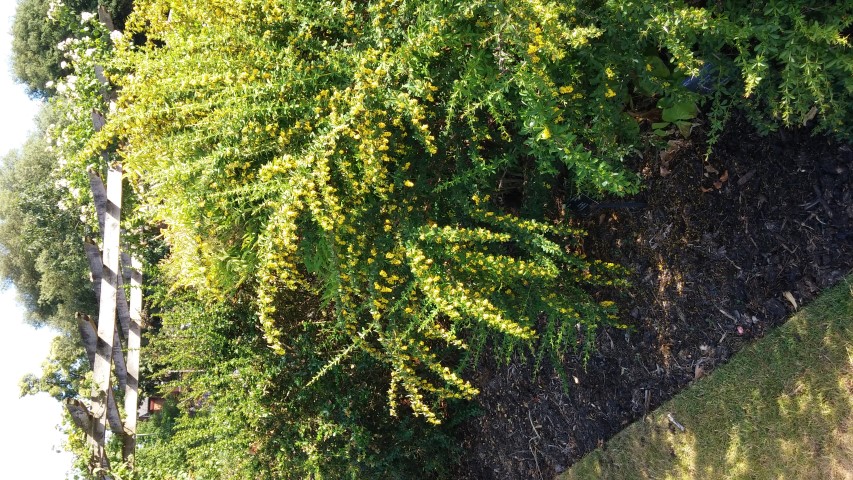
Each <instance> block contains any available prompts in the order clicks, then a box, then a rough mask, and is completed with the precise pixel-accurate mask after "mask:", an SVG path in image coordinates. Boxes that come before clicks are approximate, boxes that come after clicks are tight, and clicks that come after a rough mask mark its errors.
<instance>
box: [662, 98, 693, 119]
mask: <svg viewBox="0 0 853 480" xmlns="http://www.w3.org/2000/svg"><path fill="white" fill-rule="evenodd" d="M698 112H699V108H698V107H697V106H696V102H693V101H690V100H682V101H680V102H678V103H676V104H674V105H673V106H671V107H668V108H664V109H663V113H662V115H661V117H662V118H663V120H664V121H665V122H676V121H678V120H690V119H693V118H696V114H697V113H698Z"/></svg>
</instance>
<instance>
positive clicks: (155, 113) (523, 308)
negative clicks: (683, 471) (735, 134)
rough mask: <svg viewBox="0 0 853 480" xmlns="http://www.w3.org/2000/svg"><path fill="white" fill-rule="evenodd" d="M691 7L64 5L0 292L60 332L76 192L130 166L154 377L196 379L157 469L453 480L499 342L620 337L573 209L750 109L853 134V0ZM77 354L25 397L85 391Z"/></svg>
mask: <svg viewBox="0 0 853 480" xmlns="http://www.w3.org/2000/svg"><path fill="white" fill-rule="evenodd" d="M31 3H32V4H35V3H38V2H31V1H29V0H25V2H23V3H22V4H21V6H20V7H19V18H21V19H24V18H26V15H24V13H26V9H28V8H35V7H33V6H32V5H30V4H31ZM696 3H697V2H683V1H677V0H669V1H663V2H644V1H643V2H640V1H638V2H634V1H628V0H622V1H616V0H613V1H591V0H590V1H583V0H575V1H561V2H551V1H547V0H526V1H520V0H502V1H499V2H486V1H481V0H473V1H466V2H462V3H454V2H449V1H446V0H417V1H393V0H376V1H369V2H351V1H346V0H344V1H331V0H299V1H296V0H293V1H273V0H242V1H234V0H227V1H226V0H203V1H197V2H178V1H172V0H139V1H137V2H135V5H134V9H135V10H134V13H133V14H132V15H131V16H130V17H128V18H127V22H126V29H125V32H124V33H123V34H119V33H118V32H108V31H107V30H106V29H105V28H104V27H103V26H101V25H99V24H97V22H95V21H93V20H92V19H91V18H90V16H89V15H86V16H85V18H81V19H82V20H83V21H82V23H81V22H80V20H78V17H79V10H77V8H78V6H75V5H70V4H69V5H68V6H66V7H62V6H61V5H58V4H57V5H54V8H55V11H54V13H55V17H56V18H57V19H58V20H57V22H56V23H52V24H50V25H51V27H50V28H48V30H50V31H51V32H53V33H51V35H53V34H56V32H65V33H62V34H61V35H65V34H69V33H68V32H70V34H71V35H73V38H72V39H70V40H65V41H63V42H62V45H63V49H64V50H65V55H66V57H65V58H67V59H68V60H69V64H68V65H67V66H66V68H67V70H63V71H59V70H51V71H47V72H46V73H43V75H42V74H39V75H42V77H40V78H41V79H40V80H38V81H34V82H35V83H31V86H33V85H35V86H38V85H40V84H39V83H38V82H47V81H52V82H53V84H54V85H55V91H56V95H55V97H54V98H53V99H52V100H51V108H53V109H54V111H55V112H58V113H57V118H61V119H62V121H53V122H52V123H53V126H52V127H51V128H50V129H49V130H50V135H49V137H48V139H47V140H46V139H45V138H44V137H43V136H42V137H39V139H38V140H34V142H35V141H38V142H43V143H49V149H50V150H49V151H50V155H49V156H40V157H39V156H37V155H26V150H25V152H24V153H25V155H24V156H23V157H21V158H20V159H18V157H17V156H13V157H10V160H9V161H8V162H7V165H6V166H5V167H4V172H6V173H4V175H6V177H3V178H4V183H3V190H2V194H3V195H6V196H8V198H11V199H13V201H12V202H11V203H9V206H8V207H2V208H3V211H2V214H3V215H4V216H3V221H4V223H3V224H2V225H0V242H2V245H3V246H4V248H5V250H6V251H5V252H4V253H6V255H5V257H4V259H3V260H2V262H3V263H2V264H0V266H2V267H3V271H2V273H3V276H4V278H6V279H10V280H12V281H14V282H15V283H16V284H19V289H21V291H22V292H23V294H24V295H25V297H27V296H28V298H31V299H33V300H32V301H31V302H30V303H31V304H30V307H31V308H32V309H33V311H34V312H36V313H35V314H34V315H36V317H37V318H41V317H38V316H39V315H41V316H45V315H47V316H51V315H52V316H56V317H57V318H67V319H70V318H71V317H70V316H69V315H72V314H73V312H72V311H84V312H85V311H86V309H87V308H89V307H88V306H87V305H88V304H85V302H84V303H80V304H78V303H73V302H72V300H74V299H75V298H76V297H72V296H69V295H65V296H58V293H54V290H52V289H51V285H53V284H52V283H51V282H50V281H48V280H47V279H49V278H50V277H49V275H53V274H57V275H60V274H61V275H68V276H69V277H68V278H77V279H78V280H79V282H78V283H79V285H78V284H74V285H75V286H74V288H72V289H71V290H69V291H83V290H85V288H84V287H86V285H85V283H86V282H85V278H84V277H83V276H81V272H82V271H83V270H82V269H83V268H84V267H83V265H84V263H83V260H82V258H83V257H82V250H80V248H79V240H80V238H81V237H82V236H91V235H92V232H93V231H94V230H95V227H94V226H95V225H96V221H95V220H94V218H93V215H92V211H91V207H89V208H88V209H86V208H84V210H82V213H83V215H82V216H80V215H79V213H78V212H81V210H80V209H81V208H83V207H84V206H85V205H86V204H87V203H88V201H89V197H88V196H87V194H81V193H80V192H81V191H85V189H86V185H87V179H86V173H85V172H86V169H87V168H94V169H96V170H103V169H104V168H105V166H106V165H105V163H106V158H105V157H102V156H101V152H103V151H106V152H109V155H111V156H112V158H117V159H120V160H122V161H123V164H124V168H125V170H126V171H127V172H128V173H129V175H128V176H129V179H128V181H129V187H130V188H129V189H127V190H128V191H129V192H130V194H129V195H128V198H127V201H126V204H125V206H124V207H125V212H124V216H125V220H126V221H125V224H124V228H125V229H126V232H127V233H128V235H127V236H126V237H125V238H126V245H125V247H126V248H128V249H130V250H133V251H134V252H136V253H137V254H138V255H139V256H141V257H144V258H146V259H147V261H148V264H149V267H148V269H147V270H146V278H147V282H148V284H149V285H150V287H149V288H148V290H147V291H146V299H147V304H148V315H149V326H150V328H149V330H148V332H147V335H148V338H149V341H150V344H149V345H148V346H147V347H146V348H145V351H144V353H143V356H144V358H145V359H146V361H147V362H148V363H147V365H146V368H148V369H150V370H148V371H149V372H153V373H156V378H157V379H158V381H160V382H162V388H163V391H164V392H171V391H174V390H175V389H177V391H179V393H178V394H176V395H174V396H173V397H172V400H171V401H172V403H171V404H170V406H169V408H167V409H166V411H164V412H163V413H162V414H161V415H160V416H157V417H155V419H154V420H152V421H150V422H149V423H147V424H145V426H144V428H145V429H147V433H150V434H151V435H149V436H148V437H142V438H145V440H144V441H142V443H141V447H140V451H139V455H138V458H137V471H136V475H137V476H138V477H140V478H284V477H294V478H304V477H311V476H314V477H317V478H342V477H348V478H364V477H370V476H377V477H382V478H388V477H390V478H413V477H415V478H419V477H422V476H448V475H450V474H451V473H450V470H451V467H452V457H453V455H455V450H454V449H453V448H452V446H453V444H454V441H453V437H452V434H453V429H452V426H453V424H454V422H456V421H458V420H459V418H461V416H463V415H464V414H465V413H467V412H469V411H470V406H469V405H468V404H467V403H466V402H467V400H470V399H472V398H474V397H475V396H476V393H477V390H476V388H475V387H474V386H473V385H472V384H471V383H469V381H468V380H466V373H467V370H466V368H470V367H472V366H476V365H477V359H478V358H479V357H480V355H481V352H482V351H484V350H486V349H488V350H490V351H492V352H494V354H495V355H497V357H498V358H499V359H500V360H501V361H509V360H510V359H511V358H513V356H515V357H514V358H526V359H529V360H531V361H534V362H536V364H537V365H539V364H540V363H542V362H549V363H551V364H553V365H554V366H556V367H557V368H558V369H559V365H560V364H561V360H562V356H563V355H564V354H565V353H566V352H579V353H588V352H589V349H591V348H593V347H594V340H595V332H596V330H597V328H599V327H600V326H602V325H605V324H612V323H613V322H614V318H615V317H614V316H613V313H614V312H613V304H612V302H609V301H607V300H602V299H601V297H600V290H601V287H611V286H617V287H618V286H620V285H623V282H624V280H623V278H624V271H623V270H622V269H621V268H620V267H619V266H616V265H612V264H607V263H603V262H600V261H597V260H594V259H589V258H587V257H586V256H585V254H584V250H583V235H584V233H583V232H582V231H579V230H578V229H577V228H575V227H574V226H573V222H572V220H571V212H566V211H565V210H564V206H565V204H566V200H568V198H566V196H571V195H575V194H578V193H585V194H588V195H592V196H600V195H607V194H610V195H622V194H626V193H632V192H636V191H637V190H638V188H639V181H638V178H637V177H636V175H635V174H633V173H632V172H630V171H627V170H626V169H625V168H624V166H623V161H624V160H625V159H626V158H628V157H629V156H630V155H636V154H637V152H638V151H639V150H640V149H644V148H647V147H649V146H650V145H652V146H653V145H654V144H655V142H656V141H657V139H659V138H661V137H667V136H670V135H685V136H686V135H689V134H690V130H691V128H692V127H693V125H694V123H699V122H700V121H701V120H702V116H703V115H707V120H708V123H709V125H710V128H709V130H710V134H711V137H712V140H713V137H714V135H715V134H717V133H719V130H720V129H721V128H722V125H723V122H724V120H725V118H726V116H727V115H728V112H729V111H730V110H731V109H732V108H744V109H746V111H747V112H748V113H749V114H750V116H751V118H752V119H753V120H754V121H755V122H756V123H758V124H760V125H762V126H764V127H765V128H775V127H776V126H778V125H798V124H810V125H816V127H817V128H816V130H818V131H826V132H829V133H832V134H835V135H838V136H841V137H846V138H850V134H851V130H850V124H849V121H847V120H846V119H847V118H849V116H850V113H853V112H851V111H850V110H851V105H853V102H851V93H853V83H852V82H853V71H851V69H853V56H851V51H850V46H849V40H848V35H849V33H850V28H851V23H853V5H849V4H848V3H845V2H838V3H834V4H831V5H824V4H822V3H821V4H814V2H810V1H807V0H797V1H775V0H766V1H762V2H752V3H750V4H745V3H742V2H725V1H724V2H708V5H707V6H691V4H696ZM699 3H701V2H699ZM39 8H41V7H39ZM81 8H82V7H81ZM85 8H92V6H91V5H87V6H86V7H85ZM22 9H23V10H22ZM22 21H23V20H22ZM30 31H34V27H32V28H30ZM16 35H18V34H17V33H16ZM61 35H60V36H61ZM19 36H20V35H19ZM48 50H49V49H41V50H40V49H39V48H35V47H33V48H30V51H31V52H36V51H39V52H41V53H45V52H47V51H48ZM18 58H19V59H24V57H23V56H21V54H19V56H18ZM25 63H26V62H25ZM42 64H43V65H48V64H50V62H42ZM37 65H38V62H35V61H33V67H34V68H35V67H36V66H37ZM57 65H58V64H57ZM96 65H100V66H103V67H105V68H106V78H107V79H108V80H109V82H111V85H112V88H116V89H117V91H118V95H117V97H116V98H110V96H109V95H106V96H105V95H104V93H105V92H106V89H105V86H104V85H103V83H102V80H103V79H99V78H98V72H99V70H98V69H97V68H96ZM19 75H20V73H19ZM21 78H22V79H24V80H25V81H28V82H29V81H30V80H27V78H26V77H25V76H23V75H22V76H21ZM45 79H47V80H45ZM703 106H704V107H705V108H704V109H700V108H699V107H703ZM93 110H94V111H97V112H101V113H103V114H104V115H105V116H106V119H107V123H106V126H105V127H104V129H103V130H101V131H100V132H95V129H94V128H93V126H92V111H93ZM649 111H651V112H652V113H651V114H650V113H649ZM649 118H651V119H653V121H652V122H650V121H649ZM32 148H35V147H32ZM33 151H39V152H43V151H48V146H41V147H39V148H38V149H37V150H33ZM25 157H32V158H33V160H32V162H36V163H35V164H34V165H35V166H33V167H26V168H28V169H34V170H32V171H30V170H25V169H24V166H26V165H28V163H27V162H24V160H23V158H25ZM36 167H37V168H36ZM39 175H41V177H39ZM7 177H8V178H9V179H14V180H6V178H7ZM24 177H26V178H27V179H32V180H28V181H27V183H25V184H24V183H23V182H21V181H20V180H19V179H21V178H24ZM48 178H50V179H51V180H50V181H48V180H45V179H48ZM51 185H52V186H53V187H52V188H51ZM75 192H76V193H75ZM31 195H35V196H37V197H38V198H39V201H38V202H34V203H33V204H32V205H30V204H28V203H26V202H23V201H22V200H21V199H23V198H27V197H28V196H31ZM4 198H5V197H4ZM60 207H64V208H60ZM63 212H66V213H63ZM67 212H71V213H73V215H69V214H68V213H67ZM48 216H49V218H50V219H51V220H50V221H49V222H46V223H39V222H38V221H36V220H37V219H40V218H43V219H47V218H48ZM75 216H76V217H75ZM54 218H55V220H53V219H54ZM75 218H76V220H75ZM17 219H20V220H17ZM33 219H36V220H33ZM10 221H20V222H22V224H24V225H31V224H32V225H34V226H33V227H32V228H30V227H28V228H23V229H15V228H11V224H10V223H9V222H10ZM39 229H41V230H39ZM45 229H47V230H50V231H44V230H45ZM51 229H53V230H51ZM39 235H41V237H38V236H39ZM153 237H156V238H153ZM75 242H76V243H75ZM57 249H59V250H62V251H68V252H73V251H80V256H79V257H77V258H68V257H67V256H62V257H61V258H62V261H63V262H65V263H63V264H62V265H58V266H57V265H54V264H52V263H50V262H56V259H55V257H51V256H50V255H42V256H39V255H40V252H51V251H59V250H57ZM164 250H165V251H164ZM164 256H165V259H164V260H162V261H160V259H161V258H163V257H164ZM42 257H43V259H42V260H39V259H40V258H42ZM40 262H41V263H40ZM42 264H44V265H42ZM75 275H76V276H75ZM78 287H79V288H78ZM80 288H83V290H79V289H80ZM611 291H612V290H611ZM88 295H89V296H87V297H85V301H89V300H90V299H91V295H90V294H88ZM66 297H67V298H66ZM75 301H76V300H75ZM59 306H61V308H60V307H59ZM39 309H41V310H39ZM69 352H71V351H70V350H68V349H67V348H57V349H56V355H55V356H54V361H53V364H52V365H53V366H52V367H49V369H48V371H46V374H45V375H44V376H43V377H42V378H41V379H37V378H30V379H28V384H27V388H29V389H30V390H33V391H35V390H39V389H41V390H50V391H52V392H53V393H54V394H55V395H56V396H58V397H68V396H70V397H73V396H75V395H77V390H76V388H78V387H77V386H78V385H79V384H80V379H79V377H80V367H81V365H80V362H79V354H78V356H77V357H76V358H77V359H78V360H77V363H74V362H73V358H75V357H74V355H73V354H72V353H69ZM66 364H67V365H66ZM66 367H67V368H66ZM66 386H67V388H66ZM389 413H390V415H389ZM412 414H414V415H412ZM442 422H443V423H442ZM440 423H442V424H441V425H437V424H440ZM71 438H72V441H71V442H70V443H71V444H72V445H74V446H77V447H78V448H82V442H81V439H80V437H79V436H75V434H73V433H71Z"/></svg>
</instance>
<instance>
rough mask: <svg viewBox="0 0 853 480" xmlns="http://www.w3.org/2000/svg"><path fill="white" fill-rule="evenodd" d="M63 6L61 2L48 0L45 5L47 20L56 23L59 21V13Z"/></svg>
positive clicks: (60, 0)
mask: <svg viewBox="0 0 853 480" xmlns="http://www.w3.org/2000/svg"><path fill="white" fill-rule="evenodd" d="M63 7H65V5H64V4H63V3H62V0H50V3H49V4H48V5H47V18H49V19H51V20H53V21H56V20H59V13H60V11H61V10H62V8H63Z"/></svg>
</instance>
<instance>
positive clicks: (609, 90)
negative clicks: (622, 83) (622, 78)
mask: <svg viewBox="0 0 853 480" xmlns="http://www.w3.org/2000/svg"><path fill="white" fill-rule="evenodd" d="M604 96H605V97H607V98H613V97H615V96H616V92H614V91H613V89H612V88H610V87H607V91H606V92H604Z"/></svg>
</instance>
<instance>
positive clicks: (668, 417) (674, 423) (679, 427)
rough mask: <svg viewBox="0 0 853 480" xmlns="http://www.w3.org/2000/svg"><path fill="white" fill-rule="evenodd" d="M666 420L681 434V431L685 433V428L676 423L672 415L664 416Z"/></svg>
mask: <svg viewBox="0 0 853 480" xmlns="http://www.w3.org/2000/svg"><path fill="white" fill-rule="evenodd" d="M666 418H667V419H669V421H670V422H672V424H673V425H675V426H676V427H677V428H678V429H679V430H681V431H682V432H683V431H685V430H687V429H686V428H684V425H682V424H680V423H678V422H677V421H676V420H675V418H674V417H673V416H672V414H671V413H667V414H666Z"/></svg>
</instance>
